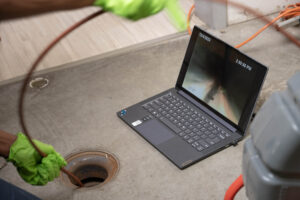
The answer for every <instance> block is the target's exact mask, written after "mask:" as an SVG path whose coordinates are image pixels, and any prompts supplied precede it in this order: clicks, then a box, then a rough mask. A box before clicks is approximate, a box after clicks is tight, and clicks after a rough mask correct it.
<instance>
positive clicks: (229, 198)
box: [224, 174, 244, 200]
mask: <svg viewBox="0 0 300 200" xmlns="http://www.w3.org/2000/svg"><path fill="white" fill-rule="evenodd" d="M243 186H244V181H243V176H242V174H241V175H240V176H239V177H238V178H237V179H236V180H235V181H234V182H233V183H232V184H231V185H230V187H229V188H228V190H227V191H226V194H225V197H224V200H233V199H234V197H235V195H236V194H237V192H238V191H239V190H240V189H241V188H242V187H243Z"/></svg>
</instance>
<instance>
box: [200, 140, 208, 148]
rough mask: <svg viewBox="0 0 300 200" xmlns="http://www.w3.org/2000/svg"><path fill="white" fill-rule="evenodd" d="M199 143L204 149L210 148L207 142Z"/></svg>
mask: <svg viewBox="0 0 300 200" xmlns="http://www.w3.org/2000/svg"><path fill="white" fill-rule="evenodd" d="M198 142H199V144H201V145H202V146H203V147H205V148H208V147H209V144H208V143H206V142H205V141H203V140H199V141H198Z"/></svg>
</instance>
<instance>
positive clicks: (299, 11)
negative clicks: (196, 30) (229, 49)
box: [187, 0, 300, 48]
mask: <svg viewBox="0 0 300 200" xmlns="http://www.w3.org/2000/svg"><path fill="white" fill-rule="evenodd" d="M214 1H216V2H221V3H225V2H223V0H214ZM227 2H228V3H230V4H231V5H233V6H235V7H239V8H241V7H242V6H241V5H238V4H236V3H232V2H229V1H227ZM194 8H195V4H193V5H192V6H191V8H190V10H189V13H188V16H187V24H188V26H187V29H188V32H189V34H190V35H191V34H192V31H191V28H190V20H191V15H192V11H193V10H194ZM248 11H251V9H248ZM253 14H254V13H253ZM255 15H257V16H259V15H258V14H257V13H255ZM296 16H300V3H296V4H292V5H288V6H287V7H286V8H285V9H284V10H282V11H281V12H280V13H279V15H278V16H277V17H275V18H274V19H273V20H272V21H269V23H268V24H266V25H265V26H263V27H262V28H261V29H259V30H258V31H257V32H256V33H255V34H253V35H252V36H251V37H249V38H248V39H247V40H245V41H244V42H242V43H240V44H238V45H236V46H235V47H236V48H240V47H241V46H243V45H245V44H247V43H248V42H249V41H251V40H252V39H254V38H255V37H256V36H258V35H259V34H260V33H261V32H263V31H264V30H265V29H266V28H268V27H269V26H271V25H273V24H274V23H275V22H276V21H277V20H279V19H280V18H284V19H289V18H292V17H296ZM273 26H275V27H276V29H277V30H279V31H281V33H283V34H284V35H285V36H286V37H288V38H289V39H290V40H291V41H292V42H294V43H295V44H296V45H297V46H299V47H300V42H299V41H298V40H296V39H295V38H294V37H293V36H291V35H289V34H288V33H287V32H285V31H283V30H282V29H281V28H279V27H278V26H277V25H273Z"/></svg>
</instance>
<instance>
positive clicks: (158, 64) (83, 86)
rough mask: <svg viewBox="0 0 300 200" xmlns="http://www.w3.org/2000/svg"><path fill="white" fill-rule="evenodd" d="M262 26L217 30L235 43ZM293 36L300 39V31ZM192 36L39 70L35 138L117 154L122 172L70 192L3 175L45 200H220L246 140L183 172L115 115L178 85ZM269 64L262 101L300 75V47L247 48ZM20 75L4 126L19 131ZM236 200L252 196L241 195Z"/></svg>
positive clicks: (265, 44)
mask: <svg viewBox="0 0 300 200" xmlns="http://www.w3.org/2000/svg"><path fill="white" fill-rule="evenodd" d="M261 26H262V24H261V23H260V22H258V21H256V20H254V21H249V22H246V23H242V24H238V25H234V26H231V27H228V28H226V29H225V30H224V31H222V33H221V32H218V31H211V30H208V31H209V32H211V33H213V34H215V35H216V36H218V37H220V38H221V39H223V40H225V41H227V42H229V43H230V44H232V45H234V44H237V43H239V42H241V41H243V40H244V39H246V38H247V37H248V36H250V35H251V34H252V33H254V32H256V31H257V30H258V29H259V28H260V27H261ZM289 31H290V32H292V33H293V34H294V35H297V37H298V39H300V38H299V36H300V29H299V28H290V29H289ZM188 40H189V36H188V35H186V34H176V35H172V36H169V37H166V38H162V39H159V40H155V41H152V42H147V43H145V44H142V45H136V46H133V47H130V48H126V49H123V50H119V51H116V52H113V53H109V54H105V55H101V56H96V57H92V58H89V59H86V60H82V61H79V62H75V63H71V64H67V65H63V66H59V67H57V68H54V69H50V70H45V71H41V72H39V73H38V74H37V76H42V77H46V78H48V79H49V80H50V84H49V86H47V87H46V88H44V89H41V90H34V89H30V90H29V92H28V94H27V101H26V117H27V120H26V121H27V124H28V126H29V127H30V132H31V135H32V136H33V137H34V138H36V139H39V140H41V141H43V142H45V143H49V144H52V145H53V146H54V147H55V149H56V150H57V151H58V152H60V153H61V154H62V155H63V156H66V155H68V154H70V153H71V152H74V151H76V150H79V149H82V148H93V149H99V148H100V149H105V150H107V151H109V152H112V153H113V154H115V155H116V156H117V157H118V159H119V162H120V171H119V173H118V175H117V176H116V178H115V179H114V180H113V181H111V182H110V183H108V184H106V185H104V186H103V187H100V188H95V189H80V190H76V191H74V190H72V189H70V188H67V187H65V186H64V185H63V184H62V183H61V181H60V180H59V179H56V180H55V181H54V182H51V183H49V184H48V185H47V186H44V187H33V186H30V185H29V184H27V183H25V182H24V181H23V180H22V179H21V178H20V177H19V176H18V174H17V172H16V170H15V168H14V167H13V166H12V165H11V164H8V165H7V166H6V167H4V168H3V169H1V170H0V177H1V178H2V179H5V180H7V181H9V182H11V183H13V184H15V185H17V186H19V187H21V188H24V189H25V190H27V191H30V192H32V193H34V194H36V195H37V196H39V197H41V198H42V199H86V200H89V199H149V200H150V199H222V198H223V197H224V194H225V191H226V189H227V188H228V186H229V185H230V184H231V183H232V182H233V181H234V180H235V178H237V177H238V175H239V174H240V173H241V163H242V151H243V141H242V142H241V143H240V144H239V145H238V146H236V147H229V148H227V149H225V150H223V151H221V152H219V153H217V154H215V155H213V156H211V157H209V158H207V159H205V160H203V161H201V162H199V163H197V164H195V165H193V166H191V167H189V168H187V169H185V170H179V169H178V168H177V167H176V166H174V165H173V164H172V163H171V162H170V161H169V160H167V159H166V158H165V157H164V156H163V155H162V154H160V153H159V152H158V151H157V150H156V149H154V148H153V147H152V146H151V145H150V144H149V143H147V142H146V141H145V140H144V139H143V138H141V137H140V136H139V135H138V134H136V133H135V132H134V131H133V130H132V129H130V128H129V127H128V126H127V125H125V124H124V123H123V122H122V121H121V120H120V119H118V117H117V116H116V112H117V111H119V110H121V109H122V108H124V107H127V106H130V105H132V104H134V103H137V102H139V101H141V100H143V99H145V98H147V97H150V96H152V95H155V94H157V93H159V92H162V91H164V90H166V89H169V88H171V87H173V86H174V85H175V81H176V78H177V75H178V72H179V70H180V67H181V62H182V59H183V56H184V53H185V50H186V46H187V43H188ZM241 50H242V51H243V52H245V53H246V54H248V55H249V56H251V57H253V58H254V59H256V60H258V61H260V62H261V63H263V64H265V65H266V66H268V67H269V73H268V76H267V79H266V82H265V87H264V88H263V91H262V95H261V97H260V100H259V101H260V104H261V103H262V102H263V100H264V99H265V98H267V97H268V96H269V95H270V94H271V93H272V92H274V91H275V90H278V89H283V88H284V87H285V81H286V80H287V79H288V78H289V77H290V76H291V75H293V74H294V73H295V72H296V71H297V70H300V57H299V52H300V51H299V48H297V47H296V46H294V45H293V44H291V43H290V42H289V41H288V40H286V39H285V38H284V37H283V36H281V35H280V34H279V33H277V32H276V31H274V30H267V31H265V32H264V33H263V34H262V35H260V36H259V37H258V38H256V39H255V40H254V41H252V42H250V43H249V44H247V45H246V46H245V47H243V48H242V49H241ZM21 78H22V77H19V78H15V79H12V80H8V81H3V82H1V83H0V96H1V97H3V98H1V99H0V113H1V115H0V129H3V130H5V131H7V132H13V133H16V132H18V131H20V126H19V124H18V115H17V98H18V92H19V87H20V85H21V82H20V80H21ZM236 199H247V198H246V195H245V191H244V190H241V191H240V193H239V194H238V196H237V198H236Z"/></svg>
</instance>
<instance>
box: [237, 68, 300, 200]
mask: <svg viewBox="0 0 300 200" xmlns="http://www.w3.org/2000/svg"><path fill="white" fill-rule="evenodd" d="M250 133H251V134H252V137H251V138H249V139H247V140H246V142H245V145H244V152H243V179H244V184H245V187H246V194H247V196H248V198H249V199H250V200H260V199H263V200H276V199H280V200H291V199H293V200H294V199H300V71H299V72H298V73H296V74H295V75H294V76H293V77H291V78H290V79H289V80H288V89H287V90H285V91H283V92H276V93H274V94H272V96H271V97H270V98H269V99H268V100H267V101H266V102H265V103H264V105H263V106H262V108H261V109H260V110H259V112H258V113H257V115H256V117H255V119H254V121H253V123H252V124H251V126H250Z"/></svg>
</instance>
